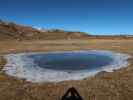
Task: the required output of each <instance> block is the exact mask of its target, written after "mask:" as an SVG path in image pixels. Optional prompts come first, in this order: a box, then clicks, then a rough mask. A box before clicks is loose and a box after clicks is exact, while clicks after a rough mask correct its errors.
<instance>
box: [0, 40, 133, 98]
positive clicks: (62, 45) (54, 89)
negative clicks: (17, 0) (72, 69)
mask: <svg viewBox="0 0 133 100" xmlns="http://www.w3.org/2000/svg"><path fill="white" fill-rule="evenodd" d="M68 50H111V51H116V52H121V53H127V54H130V55H133V39H88V40H87V39H86V40H56V41H54V40H51V41H50V40H47V41H46V40H40V41H39V40H38V41H33V40H32V41H0V54H1V55H2V54H7V53H18V52H31V51H32V52H39V51H40V52H41V51H44V52H47V51H68ZM0 60H1V59H0ZM129 62H130V65H129V66H128V67H127V68H123V69H120V70H116V71H114V72H110V73H107V72H101V73H99V74H97V75H96V76H94V77H90V78H87V79H84V80H79V81H65V82H59V83H40V84H35V83H30V82H26V81H25V80H24V79H23V80H20V79H17V78H14V77H10V76H7V75H5V74H4V72H2V71H0V100H59V99H60V98H61V96H62V95H63V94H64V93H65V92H66V90H67V89H68V88H69V87H72V86H73V87H75V88H76V89H77V90H78V91H79V93H80V94H81V96H82V97H83V98H84V100H133V59H132V58H131V59H129ZM0 63H1V67H2V64H4V63H5V61H0Z"/></svg>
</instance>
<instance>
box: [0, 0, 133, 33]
mask: <svg viewBox="0 0 133 100" xmlns="http://www.w3.org/2000/svg"><path fill="white" fill-rule="evenodd" d="M0 19H4V20H7V21H14V22H16V23H18V24H22V25H30V26H34V27H43V28H59V29H64V30H72V31H83V32H88V33H91V34H96V35H101V34H103V35H112V34H130V35H133V0H0Z"/></svg>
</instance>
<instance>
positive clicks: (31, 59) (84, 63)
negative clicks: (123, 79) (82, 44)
mask: <svg viewBox="0 0 133 100" xmlns="http://www.w3.org/2000/svg"><path fill="white" fill-rule="evenodd" d="M128 58H129V55H127V54H121V53H115V52H111V51H95V50H91V51H74V52H68V51H67V52H51V53H50V52H49V53H43V52H41V53H19V54H7V55H5V59H6V60H7V64H6V65H5V67H4V68H3V70H4V71H5V73H6V74H8V75H11V76H14V77H18V78H24V79H26V80H27V81H31V82H59V81H65V80H79V79H83V78H87V77H89V76H92V75H95V74H96V73H98V72H101V71H113V70H114V69H119V68H121V67H126V66H127V64H128V62H127V59H128Z"/></svg>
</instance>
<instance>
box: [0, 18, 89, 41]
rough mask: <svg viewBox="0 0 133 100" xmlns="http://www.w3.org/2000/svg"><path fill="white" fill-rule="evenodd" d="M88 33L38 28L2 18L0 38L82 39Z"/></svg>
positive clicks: (0, 21)
mask: <svg viewBox="0 0 133 100" xmlns="http://www.w3.org/2000/svg"><path fill="white" fill-rule="evenodd" d="M86 37H88V35H87V34H86V33H83V32H65V31H62V30H49V31H47V30H46V31H44V30H38V29H35V28H33V27H30V26H23V25H18V24H16V23H13V22H5V21H2V20H0V40H5V39H16V40H32V39H44V40H45V39H46V40H55V39H80V38H86Z"/></svg>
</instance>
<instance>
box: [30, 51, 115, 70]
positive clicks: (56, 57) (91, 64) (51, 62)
mask: <svg viewBox="0 0 133 100" xmlns="http://www.w3.org/2000/svg"><path fill="white" fill-rule="evenodd" d="M28 57H30V58H32V59H34V63H35V64H37V65H38V66H39V67H41V68H47V69H52V70H65V71H67V70H68V71H76V70H92V69H98V68H100V67H103V66H106V65H109V63H111V62H112V60H113V59H112V58H111V57H110V56H107V55H100V54H91V53H84V52H82V53H78V52H77V53H71V52H70V53H54V54H51V53H49V54H34V55H29V56H28Z"/></svg>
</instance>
